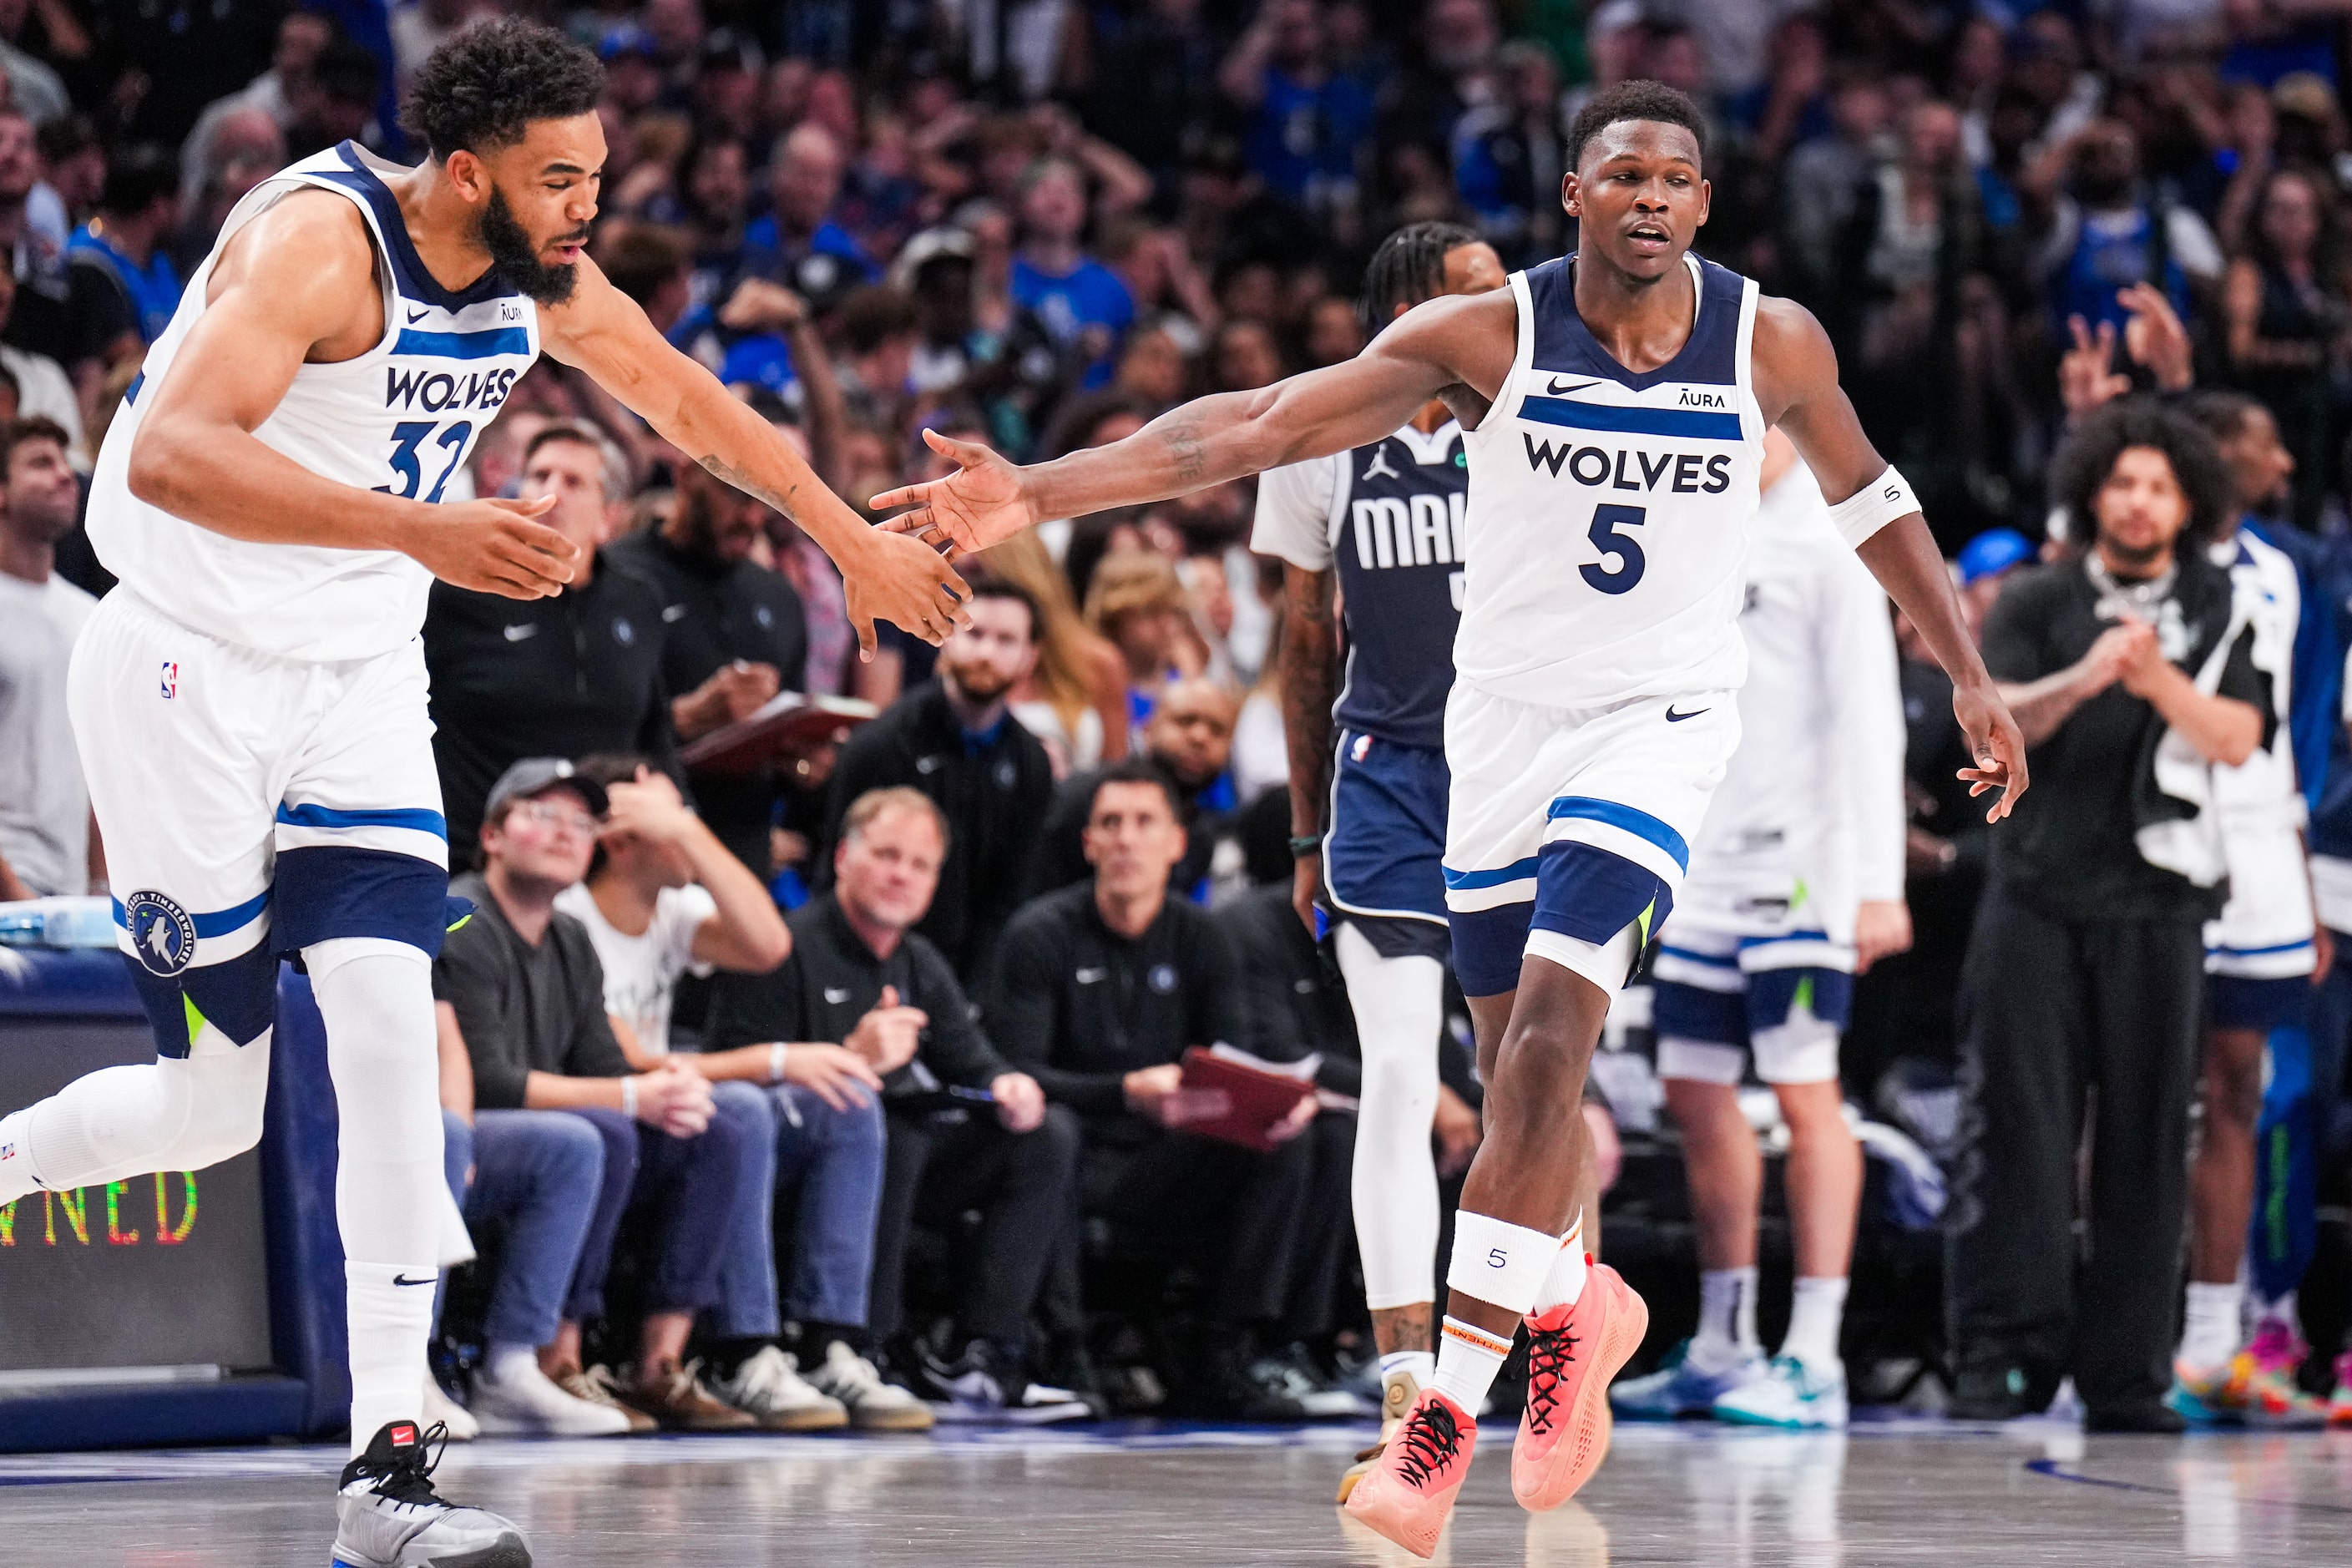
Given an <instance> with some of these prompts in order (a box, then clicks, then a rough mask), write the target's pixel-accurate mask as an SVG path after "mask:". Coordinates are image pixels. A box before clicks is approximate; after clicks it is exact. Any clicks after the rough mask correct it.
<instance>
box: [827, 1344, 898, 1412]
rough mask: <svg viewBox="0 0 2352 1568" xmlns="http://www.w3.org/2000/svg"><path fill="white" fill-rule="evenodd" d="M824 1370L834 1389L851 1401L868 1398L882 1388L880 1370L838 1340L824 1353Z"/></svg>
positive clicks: (879, 1391)
mask: <svg viewBox="0 0 2352 1568" xmlns="http://www.w3.org/2000/svg"><path fill="white" fill-rule="evenodd" d="M836 1352H838V1353H836ZM824 1370H825V1373H826V1378H827V1381H829V1382H830V1383H832V1384H834V1386H835V1390H836V1391H837V1392H839V1393H842V1394H847V1395H848V1396H849V1397H851V1398H853V1399H866V1398H870V1397H872V1396H873V1395H875V1394H879V1393H881V1392H882V1389H883V1387H884V1384H883V1382H882V1370H881V1368H879V1367H877V1366H876V1365H875V1364H874V1363H872V1362H870V1361H867V1360H866V1358H865V1357H864V1356H862V1355H859V1354H858V1353H857V1352H856V1351H853V1350H851V1349H850V1348H849V1347H848V1346H846V1345H845V1344H843V1343H841V1342H840V1341H838V1340H836V1341H835V1342H834V1349H833V1350H830V1351H827V1352H825V1356H824Z"/></svg>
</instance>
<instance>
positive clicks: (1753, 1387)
mask: <svg viewBox="0 0 2352 1568" xmlns="http://www.w3.org/2000/svg"><path fill="white" fill-rule="evenodd" d="M1715 1418H1716V1419H1717V1420H1718V1421H1729V1422H1732V1423H1734V1424H1735V1425H1738V1426H1784V1427H1789V1428H1791V1429H1804V1430H1814V1429H1826V1430H1832V1431H1842V1430H1843V1429H1844V1426H1845V1422H1846V1405H1845V1363H1843V1362H1832V1363H1831V1364H1829V1365H1828V1366H1815V1365H1813V1364H1812V1363H1810V1362H1802V1361H1799V1360H1798V1359H1797V1358H1796V1357H1795V1356H1786V1355H1784V1356H1775V1357H1773V1358H1772V1364H1771V1367H1770V1369H1769V1371H1767V1372H1766V1373H1765V1374H1764V1375H1763V1376H1762V1377H1760V1378H1759V1379H1758V1380H1757V1381H1755V1382H1754V1383H1751V1384H1748V1385H1746V1386H1745V1387H1742V1388H1735V1389H1732V1390H1730V1391H1729V1392H1728V1393H1726V1394H1719V1395H1717V1398H1716V1401H1715Z"/></svg>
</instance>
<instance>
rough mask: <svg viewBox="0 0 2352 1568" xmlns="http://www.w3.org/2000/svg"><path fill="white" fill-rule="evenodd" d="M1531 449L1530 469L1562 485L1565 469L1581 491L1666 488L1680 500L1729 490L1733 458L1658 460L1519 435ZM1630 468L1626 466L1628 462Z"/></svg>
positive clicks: (1630, 451)
mask: <svg viewBox="0 0 2352 1568" xmlns="http://www.w3.org/2000/svg"><path fill="white" fill-rule="evenodd" d="M1519 437H1520V439H1522V440H1523V441H1525V442H1526V443H1527V448H1528V469H1529V471H1530V472H1541V473H1545V474H1549V475H1550V476H1551V477H1552V478H1553V479H1558V478H1559V475H1560V470H1561V469H1562V468H1566V469H1567V470H1568V477H1569V478H1570V479H1574V480H1575V481H1576V482H1577V483H1578V484H1580V485H1586V486H1591V487H1596V488H1597V487H1601V486H1606V487H1607V488H1608V489H1618V490H1655V489H1657V488H1658V487H1659V485H1660V484H1661V483H1662V482H1663V483H1664V484H1665V486H1666V488H1667V489H1670V490H1672V491H1673V492H1674V493H1675V494H1676V495H1705V496H1711V495H1720V494H1721V493H1722V492H1723V491H1725V490H1727V489H1730V488H1731V456H1730V454H1728V453H1724V452H1717V453H1715V454H1713V455H1708V454H1706V453H1700V452H1661V453H1657V454H1655V455H1653V454H1651V453H1648V452H1644V451H1642V450H1640V449H1639V448H1619V449H1614V450H1612V449H1611V448H1609V447H1578V446H1574V445H1572V444H1570V443H1569V442H1562V443H1560V444H1559V446H1557V447H1555V446H1553V445H1552V444H1551V443H1550V442H1549V441H1538V440H1537V439H1536V437H1535V436H1534V434H1533V433H1532V432H1530V431H1526V430H1522V431H1520V432H1519ZM1629 458H1630V459H1631V463H1630V464H1629V463H1628V459H1629Z"/></svg>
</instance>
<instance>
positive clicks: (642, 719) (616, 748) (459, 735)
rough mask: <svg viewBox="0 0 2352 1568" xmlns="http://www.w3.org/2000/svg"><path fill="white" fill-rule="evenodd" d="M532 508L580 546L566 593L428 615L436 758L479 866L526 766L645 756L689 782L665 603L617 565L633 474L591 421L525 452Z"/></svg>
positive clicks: (456, 849) (459, 853)
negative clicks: (543, 508) (499, 802)
mask: <svg viewBox="0 0 2352 1568" xmlns="http://www.w3.org/2000/svg"><path fill="white" fill-rule="evenodd" d="M520 493H521V495H522V496H523V498H524V499H525V500H535V499H537V498H539V497H541V496H549V495H551V496H553V497H555V506H554V508H553V509H552V510H550V511H548V512H547V513H546V514H545V515H543V516H542V517H541V518H540V520H539V521H541V522H542V523H545V524H546V525H547V526H548V527H550V528H552V529H554V530H555V531H557V532H559V533H561V534H562V535H563V536H564V537H565V538H566V539H568V540H570V541H572V543H574V544H576V545H578V546H579V547H580V560H579V563H578V566H577V567H576V569H575V572H574V574H573V576H572V581H571V582H570V583H569V584H566V585H565V586H564V589H563V592H562V593H561V594H558V595H555V596H554V597H553V598H548V599H509V598H506V597H504V596H502V595H497V594H487V593H476V592H474V591H472V590H470V589H466V588H456V587H452V586H450V585H449V584H446V583H435V584H433V591H432V595H431V597H430V599H429V600H428V601H427V603H426V608H425V668H426V670H427V671H428V672H429V673H430V675H431V677H432V683H433V703H432V709H433V723H434V734H433V760H434V763H435V764H436V767H437V769H438V771H439V773H440V775H441V810H442V814H443V815H444V816H446V818H447V819H448V825H449V848H450V858H451V859H452V861H453V862H454V863H455V864H457V865H458V866H461V867H462V866H467V865H471V864H472V863H473V858H474V854H475V847H476V846H477V845H478V843H479V842H480V837H481V831H480V830H481V824H482V809H483V805H484V804H485V803H486V802H487V801H488V798H489V793H490V786H491V785H492V784H496V783H497V782H498V779H499V775H500V774H502V773H505V772H506V771H507V770H508V769H509V767H512V766H513V765H514V764H515V763H517V762H519V761H520V760H521V759H523V758H524V757H579V756H586V755H588V754H589V753H590V752H644V753H645V754H646V755H647V756H650V757H654V758H656V759H657V765H659V766H660V767H661V768H662V769H663V770H664V771H665V772H667V773H670V774H671V775H672V776H673V777H676V778H682V777H683V776H684V773H683V770H682V769H681V767H680V765H679V763H678V761H677V742H676V739H675V735H674V731H673V730H672V726H671V719H670V703H669V693H668V691H667V689H666V688H665V687H664V686H663V684H662V649H663V645H664V641H665V638H666V636H667V632H666V627H665V623H664V621H663V619H662V610H663V600H662V596H661V594H660V592H659V590H658V589H656V587H655V585H654V584H652V583H650V582H648V581H646V578H645V576H644V575H643V574H641V573H636V572H632V571H630V570H628V569H627V568H625V566H622V565H621V564H619V563H618V562H617V561H616V559H615V556H616V554H617V552H614V551H610V550H607V549H606V548H605V543H606V542H607V541H608V540H610V539H611V538H612V537H613V534H614V529H615V527H616V526H617V524H618V522H619V520H620V514H621V510H622V506H623V503H624V500H625V497H626V496H627V494H628V476H627V473H626V471H625V468H623V465H622V460H621V455H620V453H619V451H618V450H617V449H615V448H614V447H613V446H612V444H611V443H610V442H608V441H606V440H605V439H604V437H602V436H600V435H598V434H597V433H596V431H595V430H594V429H593V427H591V426H585V425H579V424H572V423H562V424H553V425H548V426H544V427H543V428H541V430H540V431H539V432H538V434H536V435H534V436H533V437H531V438H530V445H529V446H528V447H526V448H525V449H524V454H523V478H522V485H521V489H520Z"/></svg>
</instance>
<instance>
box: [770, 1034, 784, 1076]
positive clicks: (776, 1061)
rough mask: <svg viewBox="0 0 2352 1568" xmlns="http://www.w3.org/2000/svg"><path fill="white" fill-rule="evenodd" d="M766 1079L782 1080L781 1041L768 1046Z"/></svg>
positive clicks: (782, 1051)
mask: <svg viewBox="0 0 2352 1568" xmlns="http://www.w3.org/2000/svg"><path fill="white" fill-rule="evenodd" d="M768 1081H769V1082H770V1083H782V1082H783V1081H784V1046H783V1043H782V1041H778V1042H777V1043H775V1044H774V1045H772V1046H770V1047H768Z"/></svg>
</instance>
